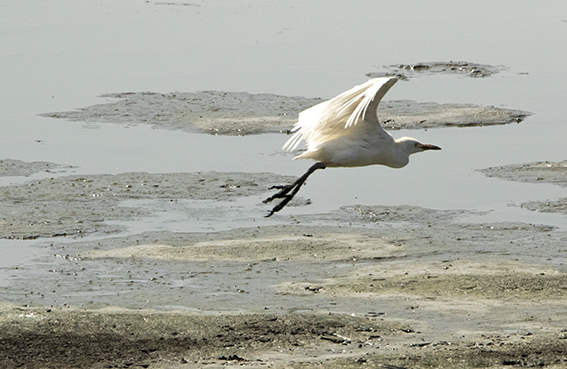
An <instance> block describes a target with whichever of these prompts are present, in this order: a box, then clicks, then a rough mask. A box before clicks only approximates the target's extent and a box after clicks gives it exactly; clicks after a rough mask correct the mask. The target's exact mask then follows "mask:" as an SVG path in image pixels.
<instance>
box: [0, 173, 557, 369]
mask: <svg viewBox="0 0 567 369" xmlns="http://www.w3.org/2000/svg"><path fill="white" fill-rule="evenodd" d="M20 165H21V163H20ZM30 166H32V167H34V168H35V167H36V164H33V163H32V164H30ZM43 166H44V165H41V166H40V167H39V168H42V167H43ZM535 166H536V167H537V168H539V169H538V170H540V171H542V172H540V174H538V175H540V176H542V178H548V179H549V180H550V181H554V178H555V177H553V175H552V173H555V174H557V173H556V172H557V168H562V164H561V163H557V164H553V163H547V164H545V165H535ZM50 167H51V166H50ZM528 167H530V168H531V167H532V166H528ZM525 168H526V166H519V167H518V169H517V170H516V171H514V170H513V169H510V168H508V169H509V170H504V169H502V168H501V167H499V168H498V169H490V170H489V171H488V172H487V173H490V175H495V173H506V175H507V176H509V177H510V178H512V177H513V173H517V174H518V176H519V177H518V178H520V180H521V178H522V176H523V175H524V172H525ZM22 173H23V172H22ZM46 174H47V175H49V173H48V172H47V173H46ZM532 174H533V173H532ZM532 174H529V175H528V176H527V177H526V178H531V177H532ZM514 178H515V177H514ZM289 179H290V178H287V177H283V176H277V175H273V174H266V173H264V174H255V175H251V174H249V173H216V172H208V173H190V174H180V173H178V174H148V173H124V174H119V175H92V176H77V175H64V173H63V174H62V176H60V177H52V178H47V179H40V180H34V181H29V182H27V183H24V184H18V185H12V186H4V187H2V191H3V194H4V197H3V202H4V206H3V209H4V210H3V211H4V212H11V213H10V215H6V214H5V215H4V222H3V223H2V224H0V225H1V227H0V229H2V232H3V234H4V235H5V236H4V237H8V238H19V239H24V238H28V239H29V238H34V239H37V240H38V242H39V243H38V244H37V246H36V247H38V248H39V249H41V250H44V251H45V253H44V256H42V257H39V258H37V259H36V260H35V262H34V264H33V265H18V266H16V267H15V268H14V269H13V271H12V278H11V281H10V286H9V287H7V288H3V290H4V291H3V296H4V303H5V305H4V307H3V308H2V311H0V325H1V326H2V327H1V329H0V332H2V333H0V341H1V342H2V345H0V351H1V354H2V355H0V356H1V357H2V358H3V359H2V360H3V361H2V365H3V367H7V368H16V367H24V368H40V367H53V368H55V367H57V368H74V367H92V368H99V367H101V368H102V367H109V365H110V366H111V367H123V368H126V367H136V366H138V367H150V368H178V367H184V368H187V367H195V368H217V367H221V366H225V365H246V366H258V367H261V366H264V365H270V366H273V367H297V368H303V367H307V368H309V367H313V366H318V365H321V364H323V365H325V367H330V368H343V367H358V366H360V365H373V366H377V367H380V366H382V367H390V368H392V367H400V368H411V367H415V365H420V366H421V365H425V364H427V365H430V366H433V367H440V368H454V367H463V368H469V367H477V366H479V365H480V366H495V367H499V366H510V365H516V366H534V365H535V366H542V365H543V366H547V367H561V366H562V365H564V362H565V360H567V346H566V344H567V340H565V339H564V338H565V337H566V336H565V330H566V329H567V319H566V318H565V315H564V314H563V307H564V306H565V303H566V302H567V292H566V291H567V275H566V274H565V268H564V262H567V259H566V258H565V252H566V251H567V250H565V248H564V240H565V239H567V234H566V232H565V230H564V229H557V228H555V227H551V226H546V225H543V224H527V223H519V222H500V223H468V222H467V218H468V217H471V216H473V217H474V216H479V215H482V212H478V211H471V210H434V209H425V208H420V207H414V206H413V207H412V206H389V207H388V206H368V205H352V206H346V207H343V208H341V209H338V210H336V211H334V212H330V213H326V214H309V215H295V216H286V215H285V214H284V215H279V216H278V219H279V221H282V220H284V223H283V224H269V223H267V224H262V225H261V226H253V227H242V228H234V229H229V230H224V231H210V232H171V231H152V232H144V233H139V234H131V235H121V233H124V229H122V228H114V229H112V230H110V229H109V228H108V227H110V226H112V227H116V226H115V225H112V224H113V219H118V220H128V219H137V218H141V217H148V216H151V215H152V214H153V213H155V211H172V210H173V209H177V210H179V209H180V207H181V208H183V207H185V208H186V211H190V210H189V209H190V208H191V206H192V205H191V203H187V204H183V203H182V200H199V199H200V200H202V199H209V200H213V201H217V202H218V204H219V206H220V207H221V208H222V207H227V206H231V205H230V204H231V202H233V201H234V200H235V199H238V198H246V197H247V196H250V195H257V194H261V193H263V192H264V191H266V188H265V184H266V183H268V184H269V183H272V182H273V183H278V182H281V181H286V180H289ZM534 186H535V185H534ZM30 194H31V196H30ZM124 201H134V202H131V203H130V204H131V205H130V206H125V203H124ZM136 201H142V202H141V203H136ZM143 201H150V202H149V203H144V202H143ZM32 209H35V210H32ZM37 209H41V212H40V213H38V212H37V211H38V210H37ZM65 209H66V210H65ZM168 209H170V210H168ZM219 209H220V208H219ZM526 211H528V210H526ZM38 214H39V215H38ZM40 215H41V216H40ZM111 215H112V216H111ZM8 216H11V217H12V220H11V222H10V223H8V222H6V219H7V217H8ZM38 220H43V222H41V221H38ZM18 222H19V223H18ZM95 223H97V224H98V225H96V226H95V225H93V224H95ZM36 224H37V225H36ZM39 225H41V227H42V228H41V227H39ZM71 225H72V226H73V227H79V229H80V232H76V233H71V232H69V234H61V235H60V237H61V241H64V242H58V237H54V236H56V235H57V234H54V233H53V232H58V231H57V230H61V229H65V230H67V231H68V230H69V229H70V228H65V227H67V226H71ZM14 227H19V228H18V229H19V232H20V233H19V234H20V236H19V237H14V235H15V234H18V233H15V229H16V228H14ZM40 228H41V229H42V230H41V229H40ZM89 230H90V231H91V232H90V234H91V235H92V236H95V238H94V239H89V238H86V239H83V237H84V236H85V235H87V234H89ZM33 235H38V236H37V237H36V236H33ZM30 236H33V237H30ZM92 236H91V237H92ZM13 242H17V241H13ZM542 255H545V257H542ZM464 317H466V320H463V318H464ZM148 322H153V323H148ZM87 332H90V333H87ZM30 358H33V359H30Z"/></svg>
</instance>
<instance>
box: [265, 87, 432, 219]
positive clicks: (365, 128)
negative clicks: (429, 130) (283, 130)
mask: <svg viewBox="0 0 567 369" xmlns="http://www.w3.org/2000/svg"><path fill="white" fill-rule="evenodd" d="M397 81H398V79H397V78H390V77H385V78H375V79H371V80H369V81H368V82H366V83H364V84H362V85H359V86H355V87H353V88H352V89H350V90H348V91H346V92H343V93H342V94H340V95H339V96H337V97H335V98H332V99H331V100H327V101H325V102H322V103H320V104H318V105H315V106H313V107H311V108H309V109H307V110H304V111H302V112H301V113H300V114H299V120H298V121H297V123H296V124H295V126H294V127H293V129H292V132H294V135H293V136H292V137H291V138H290V139H289V140H288V141H287V142H286V143H285V145H284V146H283V149H284V150H287V151H293V150H294V149H295V148H296V147H297V145H299V143H300V142H301V141H302V140H305V141H306V142H307V151H305V152H304V153H302V154H301V155H298V156H296V157H295V158H294V159H313V160H316V161H317V162H316V163H315V164H313V165H312V166H311V168H309V170H308V171H307V172H306V173H305V174H304V175H302V176H301V177H299V178H298V179H297V181H295V182H294V183H292V184H291V185H285V186H274V187H272V188H279V189H280V191H279V192H278V193H276V194H274V195H273V196H270V197H269V198H267V199H266V200H264V203H268V202H271V201H272V200H274V199H283V200H282V201H281V202H280V203H279V204H278V205H276V206H275V207H274V208H273V209H272V210H271V211H270V213H269V214H268V215H267V216H268V217H270V216H272V215H273V214H274V213H276V212H278V211H280V210H282V209H283V208H284V207H285V206H286V205H287V204H288V203H289V202H290V201H291V199H293V197H294V196H295V194H297V192H298V191H299V189H300V188H301V186H302V185H303V184H304V183H305V181H306V180H307V178H308V177H309V176H310V175H311V174H312V173H313V172H315V171H316V170H318V169H325V168H328V167H362V166H366V165H375V164H380V165H386V166H389V167H392V168H402V167H405V166H406V165H407V164H408V162H409V156H410V155H411V154H415V153H416V152H422V151H425V150H440V148H439V147H437V146H434V145H425V144H422V143H421V142H419V141H417V140H416V139H413V138H411V137H402V138H399V139H397V140H395V139H394V138H393V137H392V136H391V135H390V134H389V133H388V132H386V131H385V130H384V129H383V128H382V126H381V125H380V123H379V122H378V116H377V112H376V109H377V108H378V104H379V103H380V100H382V98H383V97H384V95H385V94H386V92H388V90H389V89H390V88H391V87H392V86H393V85H394V84H395V83H396V82H397Z"/></svg>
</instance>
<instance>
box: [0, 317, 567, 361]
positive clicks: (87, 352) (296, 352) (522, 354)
mask: <svg viewBox="0 0 567 369" xmlns="http://www.w3.org/2000/svg"><path fill="white" fill-rule="evenodd" d="M3 310H4V311H3V312H2V313H0V328H1V329H0V342H1V343H2V344H1V345H0V365H2V367H3V368H7V369H12V368H79V367H80V368H86V367H88V368H130V367H142V368H220V367H225V366H227V365H228V366H231V365H235V366H236V365H238V366H246V367H275V368H284V367H286V368H289V367H293V368H312V367H321V366H322V365H323V366H324V367H325V368H360V367H361V366H367V367H376V368H389V369H394V368H395V369H398V368H414V367H435V368H475V367H502V366H506V367H508V366H529V367H533V366H540V367H543V366H545V367H561V365H563V364H564V362H565V360H567V358H566V356H567V340H565V339H564V338H565V336H564V333H561V332H559V330H557V332H549V333H546V334H540V335H538V334H536V335H533V334H531V333H510V334H502V335H500V334H480V335H475V336H474V337H469V338H468V339H460V340H451V341H448V340H436V341H428V340H424V339H423V338H422V337H420V336H421V332H419V331H416V330H414V329H413V328H412V327H411V326H409V325H407V324H401V323H399V322H395V321H394V322H389V321H388V320H387V319H384V318H373V317H372V318H369V317H352V316H345V315H338V314H333V315H321V314H284V315H274V314H262V315H258V314H248V315H223V316H196V315H191V314H183V313H154V312H148V311H141V312H136V313H134V312H124V311H116V312H112V311H98V312H93V311H76V310H71V309H45V308H43V309H37V308H36V309H32V308H11V309H3Z"/></svg>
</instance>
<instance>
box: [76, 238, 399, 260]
mask: <svg viewBox="0 0 567 369" xmlns="http://www.w3.org/2000/svg"><path fill="white" fill-rule="evenodd" d="M357 246H360V247H357ZM399 249H400V248H399V247H397V246H395V245H393V244H392V243H390V242H388V241H387V240H385V239H384V238H381V237H376V236H371V235H365V234H340V233H338V234H335V233H325V234H318V235H313V234H303V235H279V236H269V237H266V238H261V237H254V238H244V239H236V240H214V241H205V242H195V243H192V242H190V243H189V244H188V245H183V246H172V245H163V244H139V245H134V246H128V247H125V248H118V249H111V250H92V251H87V252H84V253H81V254H80V256H81V257H90V258H100V257H107V258H108V257H113V258H147V259H161V260H203V261H204V260H210V261H212V260H225V261H229V260H234V261H250V262H253V261H261V260H273V261H307V260H325V261H332V260H349V259H352V258H387V257H394V256H395V255H399V252H400V250H399Z"/></svg>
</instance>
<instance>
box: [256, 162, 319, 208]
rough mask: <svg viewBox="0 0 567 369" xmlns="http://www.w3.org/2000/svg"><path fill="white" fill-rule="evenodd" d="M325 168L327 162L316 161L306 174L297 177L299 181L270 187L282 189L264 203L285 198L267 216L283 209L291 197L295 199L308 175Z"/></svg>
mask: <svg viewBox="0 0 567 369" xmlns="http://www.w3.org/2000/svg"><path fill="white" fill-rule="evenodd" d="M325 168H327V164H325V163H323V162H319V163H315V164H313V165H312V166H311V168H309V169H308V170H307V172H305V174H304V175H302V176H301V177H299V178H298V179H297V181H295V182H293V183H292V184H290V185H283V186H272V187H270V189H273V188H277V189H280V191H279V192H278V193H276V194H274V195H272V196H270V197H268V198H267V199H266V200H264V201H263V203H264V204H267V203H269V202H270V201H272V200H274V199H281V198H283V200H282V202H280V203H279V204H277V205H276V206H274V208H273V209H272V210H271V211H270V213H269V214H268V215H266V217H271V216H272V215H274V213H277V212H278V211H280V210H282V209H283V208H284V207H285V206H286V205H287V203H288V202H290V201H291V199H293V197H294V196H295V194H296V193H297V192H299V189H300V188H301V186H302V185H303V184H304V183H305V181H306V180H307V177H309V176H310V175H311V174H312V173H313V172H314V171H316V170H317V169H325Z"/></svg>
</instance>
